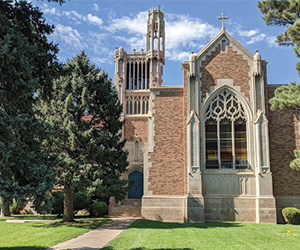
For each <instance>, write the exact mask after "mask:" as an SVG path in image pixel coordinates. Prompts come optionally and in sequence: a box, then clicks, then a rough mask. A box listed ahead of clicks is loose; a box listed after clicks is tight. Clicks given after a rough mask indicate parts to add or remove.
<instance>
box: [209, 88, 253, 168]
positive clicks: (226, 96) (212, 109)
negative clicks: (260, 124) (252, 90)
mask: <svg viewBox="0 0 300 250" xmlns="http://www.w3.org/2000/svg"><path fill="white" fill-rule="evenodd" d="M246 121H247V119H246V115H245V111H244V109H243V106H242V104H241V102H240V101H239V100H238V99H237V98H236V97H235V96H234V94H233V93H231V92H230V91H228V90H223V91H222V92H220V93H219V95H217V96H216V97H215V98H214V99H213V100H212V101H211V103H210V105H209V107H208V109H207V111H206V115H205V136H206V137H205V138H206V139H205V146H206V168H208V169H231V168H236V169H243V168H247V167H248V161H247V133H246V127H247V126H246Z"/></svg>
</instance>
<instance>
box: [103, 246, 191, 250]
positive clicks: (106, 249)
mask: <svg viewBox="0 0 300 250" xmlns="http://www.w3.org/2000/svg"><path fill="white" fill-rule="evenodd" d="M100 250H115V249H114V248H113V247H103V248H101V249H100ZM130 250H194V249H192V248H146V247H138V248H131V249H130Z"/></svg>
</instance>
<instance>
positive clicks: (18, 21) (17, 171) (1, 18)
mask: <svg viewBox="0 0 300 250" xmlns="http://www.w3.org/2000/svg"><path fill="white" fill-rule="evenodd" d="M52 32H53V27H52V26H50V25H48V24H46V23H45V19H44V18H43V16H42V13H41V12H40V10H39V9H38V8H35V7H33V5H32V4H31V3H28V2H26V1H9V0H8V1H3V0H0V196H1V197H2V209H1V211H2V216H3V215H9V210H8V206H7V205H8V201H10V200H12V199H13V198H15V199H16V200H21V201H24V200H26V199H27V198H31V199H34V201H35V204H36V205H40V204H41V203H42V201H43V200H44V198H45V193H46V191H48V190H50V189H51V188H52V185H53V182H52V179H53V172H52V171H51V167H49V165H48V162H49V155H48V154H47V153H46V152H45V151H43V150H42V149H41V145H40V141H41V137H42V136H43V135H44V134H45V126H44V124H43V123H42V122H41V121H39V120H38V119H37V118H36V114H35V112H34V108H33V106H34V104H35V102H36V101H37V99H38V97H42V98H48V99H49V95H50V93H51V84H52V77H53V76H54V75H56V69H57V62H56V57H55V54H56V53H57V47H56V46H55V45H54V44H52V43H48V41H47V37H46V36H47V35H49V34H51V33H52ZM37 93H39V96H37V95H36V94H37Z"/></svg>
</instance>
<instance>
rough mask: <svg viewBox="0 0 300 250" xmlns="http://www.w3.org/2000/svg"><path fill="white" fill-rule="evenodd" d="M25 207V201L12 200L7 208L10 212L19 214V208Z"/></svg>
mask: <svg viewBox="0 0 300 250" xmlns="http://www.w3.org/2000/svg"><path fill="white" fill-rule="evenodd" d="M24 207H25V203H23V202H14V203H13V204H11V205H10V206H9V210H10V212H11V213H12V214H20V212H21V210H23V209H24Z"/></svg>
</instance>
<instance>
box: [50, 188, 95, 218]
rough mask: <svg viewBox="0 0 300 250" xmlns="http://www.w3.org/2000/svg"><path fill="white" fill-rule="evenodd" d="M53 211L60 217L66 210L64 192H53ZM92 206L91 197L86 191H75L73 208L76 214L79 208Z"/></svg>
mask: <svg viewBox="0 0 300 250" xmlns="http://www.w3.org/2000/svg"><path fill="white" fill-rule="evenodd" d="M51 203H52V213H53V214H58V216H59V217H61V216H62V214H63V212H64V193H63V192H60V191H57V192H53V193H52V199H51ZM89 207H90V198H89V197H88V196H87V195H86V194H84V193H80V192H78V193H74V195H73V208H74V211H75V212H74V214H76V213H77V212H78V210H82V209H89Z"/></svg>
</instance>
